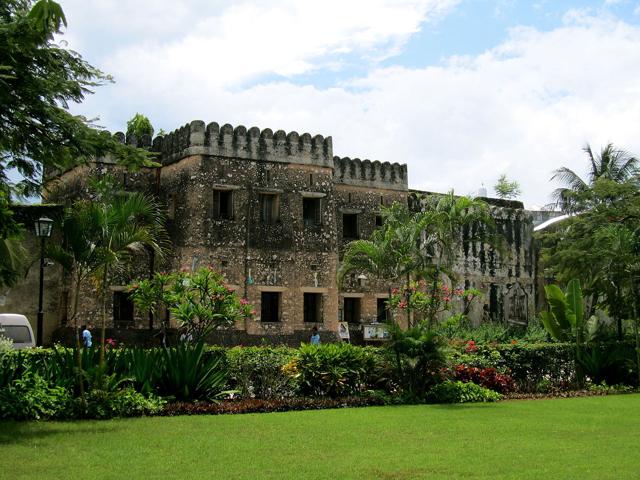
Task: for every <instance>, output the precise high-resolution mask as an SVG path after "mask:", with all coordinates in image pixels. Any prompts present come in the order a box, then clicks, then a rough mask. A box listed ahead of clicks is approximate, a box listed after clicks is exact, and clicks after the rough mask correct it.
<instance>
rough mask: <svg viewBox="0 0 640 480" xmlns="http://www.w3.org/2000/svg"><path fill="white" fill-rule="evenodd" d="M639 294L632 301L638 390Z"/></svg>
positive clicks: (639, 381) (639, 343) (639, 349)
mask: <svg viewBox="0 0 640 480" xmlns="http://www.w3.org/2000/svg"><path fill="white" fill-rule="evenodd" d="M639 293H640V292H636V298H635V301H634V305H635V315H634V316H635V318H634V319H633V334H634V336H635V340H636V368H637V369H638V387H639V388H640V335H639V334H638V322H640V316H639V315H638V314H639V313H640V308H639V306H638V294H639Z"/></svg>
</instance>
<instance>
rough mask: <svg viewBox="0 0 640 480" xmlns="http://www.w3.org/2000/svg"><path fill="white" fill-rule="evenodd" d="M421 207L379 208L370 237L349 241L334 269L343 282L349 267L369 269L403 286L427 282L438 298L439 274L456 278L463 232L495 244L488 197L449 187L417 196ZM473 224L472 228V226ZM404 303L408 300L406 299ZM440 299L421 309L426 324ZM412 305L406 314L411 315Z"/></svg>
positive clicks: (430, 295) (431, 293)
mask: <svg viewBox="0 0 640 480" xmlns="http://www.w3.org/2000/svg"><path fill="white" fill-rule="evenodd" d="M416 203H417V205H419V207H420V208H419V211H416V212H411V211H409V209H408V208H407V206H405V205H401V204H399V203H395V204H394V205H392V206H391V207H390V208H387V209H383V211H382V217H383V224H382V226H381V227H380V228H378V229H376V230H375V231H374V232H373V234H372V236H371V238H370V239H368V240H356V241H353V242H351V243H349V244H348V245H347V248H346V251H345V254H344V258H343V261H342V263H341V265H340V268H339V270H338V276H339V279H340V281H342V280H343V279H344V277H345V275H346V274H348V273H350V272H359V273H369V274H372V275H373V276H374V277H375V278H376V279H378V280H382V281H385V282H387V283H394V282H397V281H399V280H402V281H403V282H405V285H406V288H405V289H404V290H405V291H409V290H410V289H411V285H412V282H414V281H420V280H428V282H424V281H423V282H422V283H423V284H425V285H427V288H426V290H427V291H425V292H423V293H424V295H425V298H431V299H434V298H438V296H439V294H438V289H439V285H442V278H441V277H442V276H447V277H448V278H449V280H451V279H453V278H455V274H454V272H453V268H452V267H453V265H454V264H455V262H456V260H457V258H458V255H459V253H460V252H459V244H458V239H459V238H462V235H463V231H465V232H466V233H467V234H468V235H469V239H470V240H471V241H477V240H479V241H485V242H487V243H490V244H494V245H495V244H497V243H498V241H497V238H496V237H495V236H494V235H493V233H492V232H493V226H494V224H493V220H492V217H491V213H490V210H489V206H488V205H487V203H486V202H484V201H482V200H478V199H471V198H468V197H464V196H456V195H454V193H453V192H449V193H447V194H444V195H426V196H422V197H419V198H416ZM472 227H473V228H472ZM407 305H411V302H410V301H407ZM441 306H442V305H441V303H440V302H430V303H429V308H428V309H427V311H425V312H424V315H425V317H426V318H427V319H428V321H429V324H433V323H434V322H435V320H436V318H435V317H436V314H437V313H438V311H439V309H440V307H441ZM410 310H411V309H410V308H409V309H408V310H407V311H408V316H409V317H411V312H410Z"/></svg>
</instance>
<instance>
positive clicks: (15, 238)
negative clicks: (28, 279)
mask: <svg viewBox="0 0 640 480" xmlns="http://www.w3.org/2000/svg"><path fill="white" fill-rule="evenodd" d="M27 259H28V255H27V251H26V249H25V248H24V246H23V244H22V235H21V234H15V235H11V236H8V237H6V238H0V287H1V286H3V285H6V286H8V287H11V286H13V285H14V284H15V283H16V282H17V281H18V278H19V277H20V275H21V274H22V273H24V272H25V271H26V270H27V263H28V262H27Z"/></svg>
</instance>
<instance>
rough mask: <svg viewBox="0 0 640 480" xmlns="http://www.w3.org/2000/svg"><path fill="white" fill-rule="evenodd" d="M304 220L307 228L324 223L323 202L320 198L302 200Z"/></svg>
mask: <svg viewBox="0 0 640 480" xmlns="http://www.w3.org/2000/svg"><path fill="white" fill-rule="evenodd" d="M302 219H303V221H304V224H305V226H309V225H320V224H321V223H322V213H321V200H320V199H319V198H303V199H302Z"/></svg>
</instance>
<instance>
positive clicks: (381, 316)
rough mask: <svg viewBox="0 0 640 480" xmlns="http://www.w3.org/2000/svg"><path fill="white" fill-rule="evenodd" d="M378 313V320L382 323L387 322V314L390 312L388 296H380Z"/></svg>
mask: <svg viewBox="0 0 640 480" xmlns="http://www.w3.org/2000/svg"><path fill="white" fill-rule="evenodd" d="M377 303H378V315H377V320H378V322H380V323H383V322H386V321H387V318H388V317H387V315H388V312H389V309H388V308H387V299H386V298H378V302H377Z"/></svg>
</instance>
